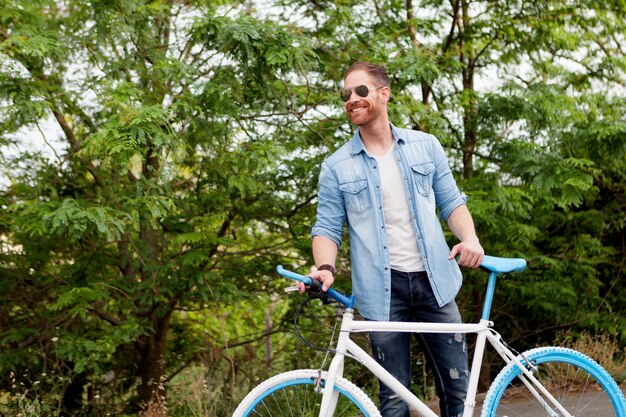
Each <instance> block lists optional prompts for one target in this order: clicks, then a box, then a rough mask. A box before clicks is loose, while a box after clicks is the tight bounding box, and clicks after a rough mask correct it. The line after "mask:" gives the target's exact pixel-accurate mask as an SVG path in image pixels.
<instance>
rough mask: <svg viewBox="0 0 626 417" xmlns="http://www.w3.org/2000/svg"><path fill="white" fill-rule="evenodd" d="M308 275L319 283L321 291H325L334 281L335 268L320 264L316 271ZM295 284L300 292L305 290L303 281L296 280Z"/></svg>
mask: <svg viewBox="0 0 626 417" xmlns="http://www.w3.org/2000/svg"><path fill="white" fill-rule="evenodd" d="M309 277H311V278H313V280H314V281H317V282H319V283H321V284H322V291H323V292H326V291H328V289H329V288H330V287H331V286H332V285H333V283H334V282H335V269H334V268H333V267H332V266H331V265H328V264H323V265H320V266H319V268H317V270H316V271H313V272H311V273H310V274H309ZM297 286H298V291H300V293H303V292H304V291H306V286H305V284H304V283H302V282H298V283H297Z"/></svg>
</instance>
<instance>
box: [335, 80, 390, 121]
mask: <svg viewBox="0 0 626 417" xmlns="http://www.w3.org/2000/svg"><path fill="white" fill-rule="evenodd" d="M359 85H365V86H367V88H368V89H369V93H368V95H367V97H361V96H359V95H358V94H357V93H356V92H354V90H353V91H352V95H351V96H350V99H349V100H348V101H346V102H344V103H343V107H344V108H345V109H346V114H347V115H348V119H349V120H350V121H351V122H352V123H354V124H355V125H357V126H366V125H367V124H369V123H370V122H372V121H373V120H375V119H377V118H378V117H380V115H381V114H382V113H383V111H384V112H386V111H387V105H386V103H387V98H388V95H389V88H387V87H383V88H379V87H381V86H380V85H377V84H376V82H375V81H374V79H372V78H371V77H370V75H369V74H368V73H367V72H365V71H362V70H357V71H353V72H351V73H350V74H348V76H347V77H346V78H345V79H344V88H352V89H354V87H356V86H359Z"/></svg>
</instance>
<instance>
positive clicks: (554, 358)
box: [481, 347, 626, 417]
mask: <svg viewBox="0 0 626 417" xmlns="http://www.w3.org/2000/svg"><path fill="white" fill-rule="evenodd" d="M519 358H520V360H521V361H522V363H524V364H525V363H528V362H530V363H531V364H533V365H534V366H535V367H536V368H537V370H536V372H535V373H534V375H535V377H536V378H537V379H538V380H539V381H540V382H541V383H542V384H543V386H544V387H545V388H547V389H548V391H549V392H550V393H551V394H552V395H553V396H554V397H555V398H556V399H557V400H558V401H559V402H560V403H561V404H562V405H563V406H564V407H565V409H566V410H567V411H568V412H569V413H570V414H571V415H572V416H576V417H587V416H588V417H597V416H603V417H624V416H626V404H625V401H624V394H623V393H622V391H621V390H620V389H619V387H618V386H617V384H616V383H615V381H614V380H613V378H611V376H610V375H609V374H608V372H606V371H605V370H604V369H603V368H602V367H601V366H600V365H598V364H597V363H596V362H595V361H594V360H593V359H591V358H589V357H588V356H586V355H583V354H582V353H580V352H577V351H575V350H572V349H565V348H559V347H545V348H537V349H532V350H529V351H528V352H525V353H523V354H522V355H520V356H519ZM520 373H521V371H520V369H519V368H518V367H517V366H515V364H514V363H510V364H508V365H507V366H506V367H504V368H503V369H502V371H500V373H499V374H498V376H497V377H496V379H495V380H494V381H493V383H492V384H491V387H490V388H489V391H488V392H487V396H486V397H485V402H484V403H483V411H482V414H481V415H482V416H483V417H500V416H507V417H523V416H526V417H531V416H532V417H535V416H550V415H552V414H548V412H547V411H546V410H545V408H544V406H543V405H541V404H540V402H539V401H538V400H537V399H536V398H535V397H534V396H533V394H532V393H531V392H530V391H529V390H528V388H527V387H526V386H525V385H524V384H523V383H522V381H521V380H520V379H519V378H517V376H518V375H519V374H520ZM548 409H549V410H553V411H554V410H556V407H553V406H552V405H550V406H549V408H548ZM555 415H559V416H560V415H561V414H559V413H557V414H555Z"/></svg>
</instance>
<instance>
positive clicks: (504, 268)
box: [480, 255, 526, 274]
mask: <svg viewBox="0 0 626 417" xmlns="http://www.w3.org/2000/svg"><path fill="white" fill-rule="evenodd" d="M480 267H481V268H483V269H486V270H487V271H491V272H494V273H496V274H506V273H508V272H514V271H523V270H524V268H526V260H525V259H521V258H497V257H495V256H488V255H485V256H483V262H482V263H481V264H480Z"/></svg>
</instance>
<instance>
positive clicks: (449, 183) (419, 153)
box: [310, 62, 484, 417]
mask: <svg viewBox="0 0 626 417" xmlns="http://www.w3.org/2000/svg"><path fill="white" fill-rule="evenodd" d="M390 95H391V91H390V85H389V78H388V76H387V74H386V72H385V69H384V68H382V67H380V66H378V65H374V64H371V63H367V62H357V63H355V64H353V65H352V66H351V67H350V68H349V69H348V70H347V71H346V73H345V76H344V89H343V90H342V91H341V96H342V100H343V102H344V108H345V111H346V114H347V116H348V118H349V120H350V122H352V123H353V124H355V125H356V126H358V129H357V132H356V133H355V135H354V137H353V138H352V139H351V140H350V141H349V142H347V143H346V144H345V145H343V146H342V147H341V148H340V149H339V150H337V151H336V152H335V153H334V154H333V155H331V156H330V157H329V158H327V159H326V160H325V161H324V163H323V164H322V169H321V173H320V178H319V193H318V208H317V220H316V223H315V225H314V226H313V229H312V232H311V234H312V237H313V258H314V260H315V264H316V266H317V271H316V272H313V273H311V274H310V276H311V277H313V278H315V279H317V280H319V281H321V282H322V289H323V290H327V289H328V288H329V287H330V286H331V285H332V284H333V282H334V279H335V277H334V273H335V270H334V266H335V260H336V257H337V249H338V247H339V245H340V244H341V239H342V234H343V226H344V224H347V226H348V233H349V238H350V256H351V262H352V290H353V292H354V294H355V295H356V300H357V306H358V309H359V312H360V313H361V314H362V315H363V316H364V317H365V318H366V319H368V320H390V321H418V322H433V321H440V322H450V323H458V322H460V321H461V317H460V314H459V311H458V308H457V305H456V303H455V301H454V298H455V296H456V294H457V292H458V290H459V288H460V286H461V281H462V276H461V272H460V269H459V265H462V266H466V267H470V268H476V267H478V266H479V265H480V263H481V261H482V257H483V254H484V251H483V248H482V247H481V245H480V243H479V240H478V238H477V236H476V233H475V230H474V223H473V221H472V217H471V215H470V213H469V211H468V210H467V207H466V205H465V200H466V197H465V196H464V195H462V194H461V193H460V192H459V190H458V188H457V186H456V182H455V181H454V178H453V177H452V173H451V171H450V168H449V165H448V162H447V159H446V157H445V155H444V152H443V149H442V147H441V145H440V144H439V142H438V141H437V139H436V138H435V137H433V136H432V135H429V134H426V133H423V132H418V131H413V130H408V129H399V128H396V127H395V126H394V125H393V124H391V123H390V122H389V119H388V114H387V103H388V101H389V98H390ZM437 208H438V209H439V213H440V214H439V215H440V216H441V218H443V219H444V220H446V221H447V223H448V226H449V228H450V230H451V231H452V232H453V233H454V235H455V236H456V237H457V238H458V239H459V241H460V242H459V243H458V244H457V245H455V246H454V247H453V248H452V250H450V249H449V247H448V245H447V243H446V241H445V238H444V234H443V230H442V229H441V225H440V223H439V220H438V217H437V214H436V209H437ZM457 256H458V260H455V258H456V257H457ZM411 336H412V335H411V333H395V332H394V333H386V332H384V333H381V332H372V333H371V334H370V341H371V344H372V352H373V354H374V357H375V358H376V360H377V361H378V362H379V363H380V364H381V365H382V366H383V367H385V368H386V369H387V370H388V371H389V372H390V373H391V374H392V375H394V376H395V377H396V378H398V380H400V381H401V382H402V383H403V384H404V385H405V386H407V388H408V387H409V386H410V382H411V371H410V344H411ZM417 339H418V341H419V343H420V345H421V346H422V348H423V350H424V353H425V355H426V357H427V359H428V360H429V363H430V366H431V369H432V370H433V373H434V376H435V383H436V388H437V392H438V395H439V399H440V405H441V415H442V416H444V417H452V416H458V415H461V414H462V412H463V407H464V404H463V403H464V400H465V395H466V392H467V383H468V374H469V372H468V365H467V353H466V345H465V338H464V336H463V335H460V334H457V335H451V334H419V335H417ZM379 397H380V402H381V414H382V415H383V416H384V417H391V416H394V417H395V416H403V417H408V416H409V410H408V407H407V405H406V404H405V403H404V402H403V401H401V400H400V399H399V398H397V396H395V395H394V394H393V392H390V390H389V389H388V388H387V387H386V386H385V385H384V384H382V383H381V387H380V393H379Z"/></svg>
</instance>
